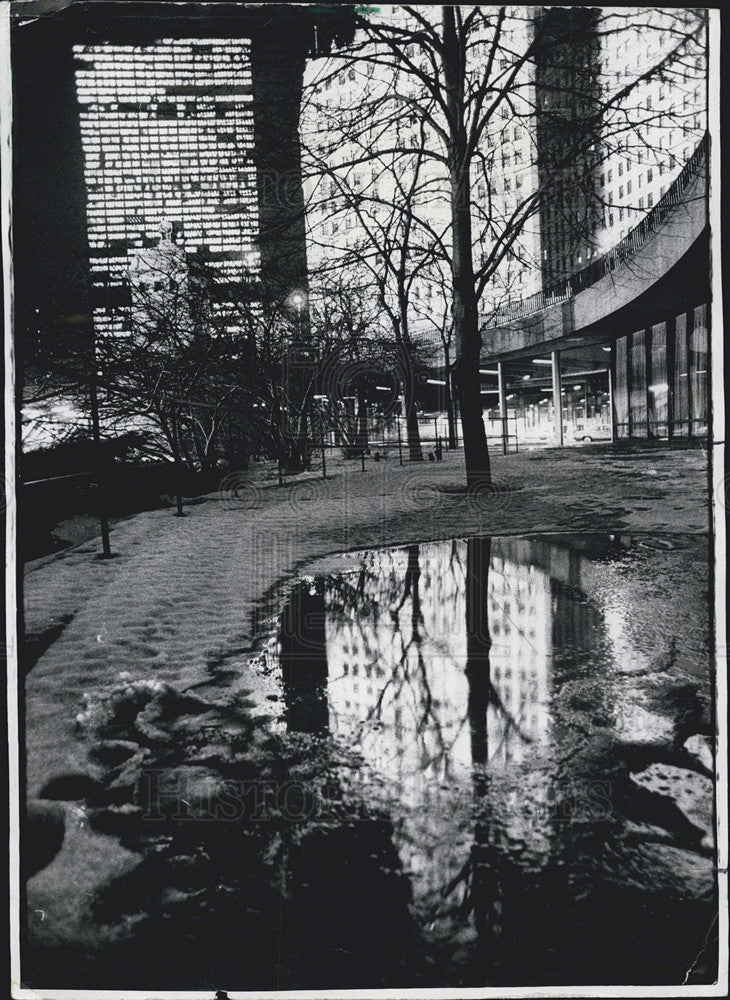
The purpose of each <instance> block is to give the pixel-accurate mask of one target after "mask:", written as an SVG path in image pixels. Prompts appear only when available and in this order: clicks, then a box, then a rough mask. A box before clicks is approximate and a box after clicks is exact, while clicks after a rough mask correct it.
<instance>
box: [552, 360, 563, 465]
mask: <svg viewBox="0 0 730 1000" xmlns="http://www.w3.org/2000/svg"><path fill="white" fill-rule="evenodd" d="M550 360H551V361H552V365H553V421H554V423H555V443H556V444H557V445H558V447H561V448H562V446H563V395H562V389H563V381H562V378H561V377H560V351H553V352H552V354H551V355H550Z"/></svg>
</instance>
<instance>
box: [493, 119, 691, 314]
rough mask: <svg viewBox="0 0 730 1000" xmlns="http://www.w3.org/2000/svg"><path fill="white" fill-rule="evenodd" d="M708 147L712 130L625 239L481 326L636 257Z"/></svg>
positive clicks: (557, 298)
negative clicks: (566, 276) (580, 267)
mask: <svg viewBox="0 0 730 1000" xmlns="http://www.w3.org/2000/svg"><path fill="white" fill-rule="evenodd" d="M708 149H709V133H707V132H706V133H705V135H704V136H703V137H702V139H701V140H700V142H699V143H698V144H697V147H696V148H695V150H694V152H693V153H692V155H691V156H690V158H689V159H688V160H687V162H686V163H685V165H684V167H682V170H681V172H680V173H679V174H678V176H677V178H676V179H675V181H674V183H673V184H672V185H671V186H670V187H669V190H668V191H666V192H665V193H664V194H663V195H662V197H661V198H660V199H659V201H658V202H657V203H656V205H654V207H653V208H651V209H650V210H649V211H648V212H647V213H646V215H645V216H644V218H643V219H642V220H641V222H640V223H639V224H638V225H637V226H635V227H634V228H633V229H632V230H631V231H630V232H629V233H627V234H626V236H624V238H623V239H622V240H621V241H620V242H619V243H617V244H616V246H615V247H612V248H611V249H610V250H609V251H608V252H607V253H605V254H603V256H601V257H598V258H597V259H596V260H594V261H591V263H590V264H588V265H587V266H586V267H584V268H583V269H582V270H580V271H578V272H577V273H576V274H574V275H571V277H570V278H565V279H563V280H561V281H557V282H554V283H553V284H552V285H548V287H547V288H543V289H541V290H540V291H539V292H534V293H533V294H532V295H528V296H527V297H526V298H524V299H516V300H513V301H510V302H507V303H505V304H504V305H502V306H498V307H497V308H496V309H494V310H493V311H492V312H490V313H486V314H484V315H483V316H482V318H481V323H480V326H482V327H487V328H489V327H495V326H500V325H501V324H503V323H509V322H510V321H511V320H515V319H520V318H521V317H523V316H529V315H531V314H532V313H536V312H540V311H541V310H542V309H547V308H548V307H549V306H553V305H557V304H558V303H559V302H565V301H566V300H567V299H570V298H572V297H573V296H574V295H577V294H578V292H582V291H584V290H585V289H586V288H590V287H591V285H595V284H596V282H598V281H600V280H601V278H604V277H605V276H606V275H607V274H610V272H611V271H613V270H614V269H615V268H616V267H617V266H618V265H619V264H621V263H623V262H624V261H626V260H628V259H630V258H631V257H633V255H634V254H635V253H636V252H637V251H638V250H640V249H641V247H642V246H643V245H644V244H645V243H646V241H647V240H648V239H649V237H650V236H651V235H652V234H653V233H655V232H656V231H657V229H658V228H659V226H660V225H661V224H662V222H663V221H664V219H665V218H666V217H667V215H668V214H669V213H670V212H671V211H672V210H673V209H674V208H675V207H676V206H677V205H679V204H680V203H681V201H682V199H683V196H684V193H685V191H686V190H687V188H688V187H689V185H690V184H691V183H692V182H693V181H694V180H695V178H696V177H697V176H698V174H699V173H700V171H701V169H702V167H703V166H704V164H705V161H706V159H707V153H708Z"/></svg>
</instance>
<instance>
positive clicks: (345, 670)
mask: <svg viewBox="0 0 730 1000" xmlns="http://www.w3.org/2000/svg"><path fill="white" fill-rule="evenodd" d="M349 672H350V665H349V664H348V663H343V664H342V673H343V674H349Z"/></svg>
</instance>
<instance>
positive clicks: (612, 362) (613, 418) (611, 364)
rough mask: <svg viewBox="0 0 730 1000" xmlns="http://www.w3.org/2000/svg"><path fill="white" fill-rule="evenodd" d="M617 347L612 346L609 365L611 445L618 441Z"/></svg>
mask: <svg viewBox="0 0 730 1000" xmlns="http://www.w3.org/2000/svg"><path fill="white" fill-rule="evenodd" d="M615 357H616V347H615V344H611V360H610V362H609V365H608V417H609V420H610V421H611V444H613V443H614V441H615V440H616V412H615V410H614V408H613V370H614V367H615V364H616V362H615Z"/></svg>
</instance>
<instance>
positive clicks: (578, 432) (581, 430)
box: [573, 422, 613, 441]
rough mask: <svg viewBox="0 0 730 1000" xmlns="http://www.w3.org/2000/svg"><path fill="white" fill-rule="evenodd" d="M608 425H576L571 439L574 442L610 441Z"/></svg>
mask: <svg viewBox="0 0 730 1000" xmlns="http://www.w3.org/2000/svg"><path fill="white" fill-rule="evenodd" d="M612 436H613V435H612V433H611V425H610V424H598V423H596V424H594V423H591V422H588V423H585V424H576V425H575V427H574V428H573V438H574V439H575V440H576V441H610V440H611V438H612Z"/></svg>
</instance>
